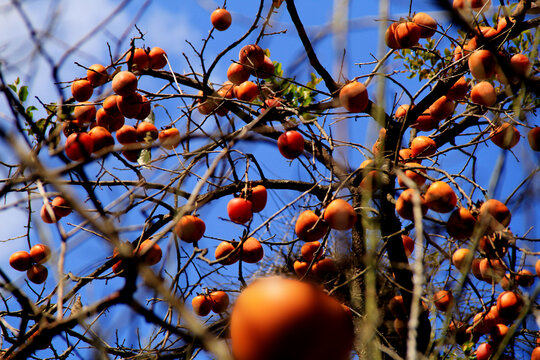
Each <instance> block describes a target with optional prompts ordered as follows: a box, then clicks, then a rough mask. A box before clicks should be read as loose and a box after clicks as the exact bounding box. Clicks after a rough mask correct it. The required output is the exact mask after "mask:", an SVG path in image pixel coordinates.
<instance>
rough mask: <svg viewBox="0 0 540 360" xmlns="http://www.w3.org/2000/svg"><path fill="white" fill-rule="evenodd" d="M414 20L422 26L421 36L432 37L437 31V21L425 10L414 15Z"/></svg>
mask: <svg viewBox="0 0 540 360" xmlns="http://www.w3.org/2000/svg"><path fill="white" fill-rule="evenodd" d="M412 21H413V22H414V23H415V24H416V25H418V26H419V27H420V37H421V38H430V37H432V36H433V35H435V33H436V32H437V22H436V21H435V19H433V18H432V17H431V16H429V15H428V14H426V13H424V12H419V13H417V14H416V15H414V17H413V19H412Z"/></svg>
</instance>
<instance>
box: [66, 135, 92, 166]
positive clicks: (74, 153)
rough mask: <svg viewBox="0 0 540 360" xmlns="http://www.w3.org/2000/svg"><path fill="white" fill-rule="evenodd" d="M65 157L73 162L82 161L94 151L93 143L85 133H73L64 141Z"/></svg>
mask: <svg viewBox="0 0 540 360" xmlns="http://www.w3.org/2000/svg"><path fill="white" fill-rule="evenodd" d="M64 151H65V152H66V156H67V157H68V158H69V159H70V160H73V161H82V160H84V159H86V158H89V157H90V154H92V152H93V151H94V141H93V140H92V137H91V136H90V135H88V134H87V133H84V132H81V133H73V134H71V135H69V136H68V138H67V139H66V146H65V148H64Z"/></svg>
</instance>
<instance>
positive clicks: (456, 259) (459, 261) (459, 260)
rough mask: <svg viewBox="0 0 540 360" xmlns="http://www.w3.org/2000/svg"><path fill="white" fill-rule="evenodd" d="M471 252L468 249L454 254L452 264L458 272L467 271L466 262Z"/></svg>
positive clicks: (459, 250)
mask: <svg viewBox="0 0 540 360" xmlns="http://www.w3.org/2000/svg"><path fill="white" fill-rule="evenodd" d="M469 253H470V250H469V249H467V248H461V249H457V250H456V251H454V253H453V254H452V264H454V266H455V267H456V268H457V269H458V270H461V271H463V270H465V265H466V263H465V261H466V258H467V256H469Z"/></svg>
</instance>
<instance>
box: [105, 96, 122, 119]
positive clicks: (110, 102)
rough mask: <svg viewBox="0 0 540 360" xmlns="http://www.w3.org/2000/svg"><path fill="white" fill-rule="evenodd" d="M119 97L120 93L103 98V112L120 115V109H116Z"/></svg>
mask: <svg viewBox="0 0 540 360" xmlns="http://www.w3.org/2000/svg"><path fill="white" fill-rule="evenodd" d="M119 98H120V95H111V96H107V97H106V98H105V100H103V110H105V112H106V113H107V114H109V115H111V116H119V115H122V114H121V113H120V109H118V99H119Z"/></svg>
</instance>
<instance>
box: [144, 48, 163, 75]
mask: <svg viewBox="0 0 540 360" xmlns="http://www.w3.org/2000/svg"><path fill="white" fill-rule="evenodd" d="M148 58H149V59H150V68H151V69H153V70H159V69H163V68H164V67H165V65H167V53H166V52H165V50H163V49H162V48H160V47H157V46H156V47H153V48H152V49H151V50H150V52H149V53H148Z"/></svg>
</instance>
